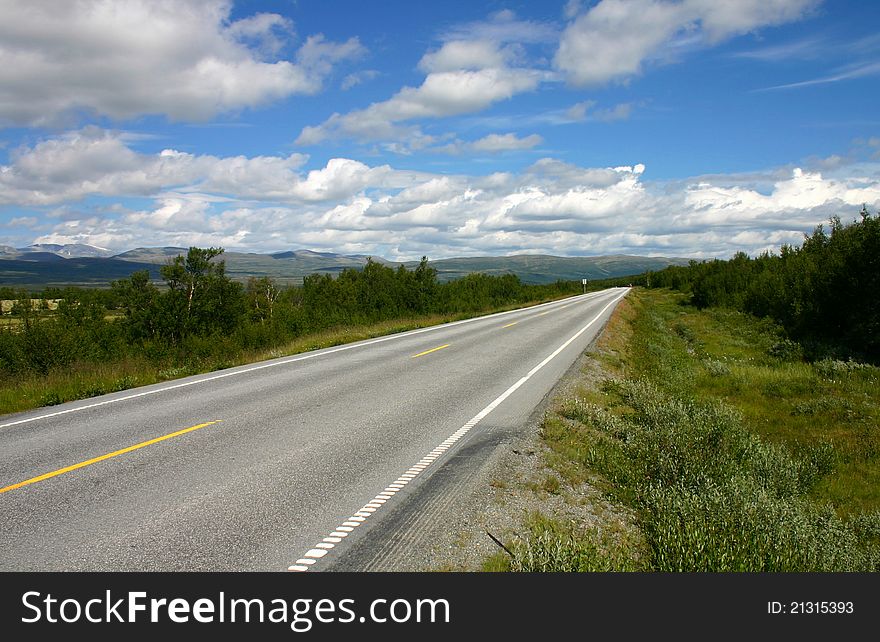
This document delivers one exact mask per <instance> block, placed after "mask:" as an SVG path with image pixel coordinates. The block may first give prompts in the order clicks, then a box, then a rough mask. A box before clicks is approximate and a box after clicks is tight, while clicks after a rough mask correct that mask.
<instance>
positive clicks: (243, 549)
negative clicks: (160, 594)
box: [0, 288, 627, 571]
mask: <svg viewBox="0 0 880 642" xmlns="http://www.w3.org/2000/svg"><path fill="white" fill-rule="evenodd" d="M626 292H627V290H626V289H624V288H621V289H610V290H604V291H602V292H598V293H592V294H588V295H584V296H577V297H572V298H570V299H565V300H563V301H559V302H554V303H549V304H544V305H540V306H535V307H531V308H525V309H522V310H516V311H512V312H506V313H501V314H496V315H491V316H487V317H480V318H478V319H470V320H467V321H459V322H456V323H450V324H445V325H442V326H436V327H433V328H426V329H422V330H416V331H412V332H407V333H401V334H397V335H391V336H388V337H382V338H379V339H372V340H369V341H362V342H358V343H354V344H348V345H345V346H338V347H336V348H329V349H326V350H318V351H315V352H310V353H305V354H301V355H297V356H294V357H287V358H282V359H275V360H272V361H265V362H261V363H259V364H253V365H250V366H242V367H239V368H233V369H230V370H224V371H219V372H215V373H211V374H207V375H199V376H196V377H189V378H187V379H181V380H177V381H174V382H167V383H164V384H158V385H155V386H148V387H144V388H137V389H134V390H128V391H124V392H121V393H116V394H112V395H105V396H103V397H95V398H92V399H88V400H83V401H79V402H73V403H69V404H64V405H60V406H54V407H51V408H44V409H40V410H36V411H31V412H27V413H20V414H16V415H7V416H3V417H0V570H3V571H10V570H28V571H42V570H154V571H159V570H161V571H176V570H205V571H221V570H243V571H245V570H285V569H288V568H290V569H291V570H296V571H304V570H310V571H325V570H334V566H336V567H337V568H336V569H335V570H340V567H342V566H344V568H345V569H346V570H353V569H354V570H357V568H358V565H357V562H356V561H357V560H359V559H368V558H369V554H368V553H369V551H366V550H365V549H368V548H371V547H372V548H375V547H378V546H381V544H382V541H383V540H384V539H387V538H388V537H391V536H392V535H393V529H394V528H395V527H396V526H395V524H396V523H399V522H400V519H401V516H400V513H401V510H402V509H403V508H404V507H405V508H406V511H419V510H420V504H419V502H417V501H407V499H409V500H413V498H416V497H418V495H419V493H420V492H422V491H424V490H425V488H427V487H429V485H430V484H432V477H435V476H436V479H437V480H439V479H440V478H441V477H442V476H443V475H446V476H447V477H448V476H449V475H452V474H453V473H455V474H458V473H457V472H456V470H457V469H456V468H454V467H453V466H451V465H449V464H450V459H451V458H452V457H454V455H455V454H456V453H458V452H462V451H464V450H466V449H468V448H472V447H473V446H474V444H476V443H478V442H480V439H481V436H483V437H485V435H486V434H487V433H488V432H489V431H492V430H496V429H498V428H499V427H503V428H506V429H510V430H515V429H516V427H517V426H521V425H522V424H523V423H524V422H525V420H526V418H527V417H528V416H529V414H530V413H531V412H532V410H533V409H534V408H535V407H536V405H537V404H538V403H539V402H540V401H541V399H542V398H543V397H544V396H545V395H546V394H547V392H548V391H549V390H550V389H551V388H552V387H553V384H554V383H555V382H556V381H557V380H558V379H559V377H561V376H562V374H564V373H565V371H566V370H567V369H568V368H569V367H570V366H571V364H572V363H573V362H574V361H575V359H576V358H577V357H578V355H579V354H580V353H581V352H582V351H583V350H584V349H585V347H586V346H587V345H588V344H589V343H590V341H591V340H592V339H593V338H594V336H595V335H596V333H597V332H598V331H599V330H600V329H601V328H602V326H603V324H604V323H605V321H607V319H608V317H609V316H610V314H611V313H612V311H613V309H614V306H615V305H616V303H617V301H619V300H620V298H622V297H623V296H624V295H625V294H626ZM459 465H460V464H459ZM438 472H440V473H441V474H440V475H437V473H438ZM390 515H396V518H395V519H389V518H387V516H390ZM344 560H347V561H346V562H345V563H344V564H343V563H342V561H344ZM353 560H354V562H353Z"/></svg>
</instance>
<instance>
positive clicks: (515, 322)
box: [501, 321, 519, 330]
mask: <svg viewBox="0 0 880 642" xmlns="http://www.w3.org/2000/svg"><path fill="white" fill-rule="evenodd" d="M517 323H519V321H514V322H513V323H508V324H507V325H503V326H501V329H502V330H503V329H504V328H509V327H510V326H512V325H516V324H517Z"/></svg>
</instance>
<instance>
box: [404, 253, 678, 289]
mask: <svg viewBox="0 0 880 642" xmlns="http://www.w3.org/2000/svg"><path fill="white" fill-rule="evenodd" d="M687 263H688V259H683V258H666V257H658V256H628V255H623V254H617V255H611V256H570V257H569V256H548V255H543V254H517V255H514V256H479V257H472V258H453V259H439V260H437V261H429V264H430V265H431V267H433V268H435V269H436V270H437V272H438V276H439V278H440V280H442V281H449V280H452V279H457V278H459V277H462V276H464V275H465V274H468V273H470V272H484V273H486V274H516V275H517V276H518V277H519V278H520V279H522V280H523V281H524V282H526V283H552V282H553V281H556V280H558V279H563V280H566V281H569V280H577V281H579V280H581V279H591V280H592V279H605V278H610V277H615V276H628V275H630V274H641V273H642V272H646V271H648V270H662V269H663V268H665V267H666V266H668V265H687ZM406 265H407V266H408V267H410V266H413V265H417V263H416V262H410V263H407V264H406Z"/></svg>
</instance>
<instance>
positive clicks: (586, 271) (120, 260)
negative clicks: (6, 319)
mask: <svg viewBox="0 0 880 642" xmlns="http://www.w3.org/2000/svg"><path fill="white" fill-rule="evenodd" d="M186 251H187V249H186V248H180V247H158V248H156V247H150V248H144V247H141V248H137V249H134V250H128V251H127V252H122V253H118V254H117V253H114V252H113V251H111V250H106V249H103V248H99V247H93V246H91V245H82V244H71V245H57V244H49V243H44V244H38V245H31V246H29V247H25V248H14V247H10V246H5V245H4V246H0V286H9V287H24V288H30V289H42V288H45V287H47V286H65V285H79V286H90V287H103V286H107V285H108V284H109V283H110V281H113V280H116V279H121V278H125V277H127V276H129V275H130V274H131V273H132V272H135V271H137V270H148V271H149V272H150V274H151V276H152V278H153V279H155V280H159V279H160V278H161V277H160V274H159V270H160V268H161V266H162V265H164V264H166V263H167V262H168V261H170V260H171V259H172V258H174V257H175V256H178V255H181V254H183V255H185V254H186ZM222 258H223V259H224V260H225V261H226V273H227V274H228V275H229V276H230V277H232V278H233V279H236V280H240V281H246V280H247V279H248V278H249V277H252V276H255V277H261V276H269V277H272V278H273V279H275V280H276V281H278V282H279V283H281V284H292V283H295V284H299V283H302V279H303V277H304V276H306V275H308V274H314V273H326V274H337V273H339V272H341V271H342V270H344V269H346V268H361V267H363V266H364V264H366V262H367V259H368V258H369V257H367V256H366V255H359V254H356V255H344V254H334V253H332V252H315V251H312V250H292V251H289V252H277V253H274V254H256V253H245V252H224V253H223V255H222ZM373 260H374V261H377V262H380V263H382V264H384V265H388V266H390V267H397V266H398V265H401V263H397V262H394V261H388V260H386V259H383V258H380V257H373ZM687 262H688V259H685V258H668V257H658V256H628V255H612V256H574V257H562V256H547V255H538V254H518V255H514V256H479V257H462V258H451V259H439V260H436V261H430V265H431V266H432V267H433V268H435V269H436V270H437V273H438V277H439V279H440V280H441V281H449V280H452V279H456V278H459V277H461V276H464V275H465V274H469V273H471V272H484V273H486V274H495V275H500V274H515V275H517V276H518V277H519V278H520V279H522V280H523V281H525V282H526V283H552V282H553V281H556V280H557V279H565V280H571V279H575V280H580V279H603V278H609V277H616V276H627V275H630V274H639V273H642V272H645V271H647V270H660V269H663V268H664V267H666V266H668V265H686V264H687ZM417 264H418V262H417V261H407V262H404V263H402V265H405V266H406V267H408V268H412V267H414V266H416V265H417Z"/></svg>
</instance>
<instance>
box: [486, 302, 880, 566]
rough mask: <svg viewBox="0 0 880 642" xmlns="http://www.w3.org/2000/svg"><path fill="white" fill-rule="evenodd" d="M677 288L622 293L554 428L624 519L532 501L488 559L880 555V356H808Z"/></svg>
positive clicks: (869, 560) (799, 559)
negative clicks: (605, 524) (557, 512)
mask: <svg viewBox="0 0 880 642" xmlns="http://www.w3.org/2000/svg"><path fill="white" fill-rule="evenodd" d="M682 300H683V297H681V296H680V295H676V294H671V293H669V292H666V291H656V290H654V291H643V290H634V291H633V292H632V293H631V294H630V296H629V297H627V299H626V300H625V301H624V302H622V303H621V305H620V306H618V308H617V310H616V312H615V314H614V316H613V318H612V320H611V322H610V323H609V325H608V326H607V328H606V330H605V332H604V334H603V336H602V338H601V340H600V342H599V344H598V347H597V350H596V351H595V353H594V355H593V356H594V357H595V358H594V360H593V361H592V362H591V363H590V364H589V365H588V367H587V369H586V370H585V371H584V373H583V375H582V376H583V381H584V383H583V385H582V386H580V388H579V389H577V391H576V392H575V393H574V394H570V395H568V396H566V397H564V398H559V399H557V400H555V402H554V405H553V407H552V409H551V410H550V411H549V412H548V413H547V415H546V417H545V419H544V422H543V425H542V434H541V438H542V440H543V442H544V444H545V445H546V446H547V447H548V451H547V455H546V463H547V465H548V467H549V468H550V469H551V470H552V471H553V472H554V473H555V474H556V475H557V476H558V477H559V479H561V480H562V481H561V483H562V484H564V485H567V486H570V487H577V486H578V485H581V484H591V485H593V486H595V487H596V488H599V489H600V490H601V491H602V492H603V493H604V496H605V497H606V498H607V499H608V500H610V501H611V502H612V503H614V504H616V505H618V506H620V507H621V509H622V510H629V511H632V513H633V514H634V515H635V520H634V524H633V526H632V528H630V529H628V530H625V531H620V530H619V529H618V530H614V529H601V528H597V527H595V526H593V527H591V528H582V527H579V526H578V525H577V524H576V523H572V522H571V521H570V520H568V521H560V520H559V519H556V518H554V516H553V515H541V514H537V515H532V516H531V517H530V518H529V519H527V520H526V522H525V523H524V524H523V526H522V529H521V531H520V535H519V536H518V537H516V538H515V540H514V541H512V542H510V543H509V544H508V548H511V550H512V552H513V554H514V557H513V558H511V557H509V556H508V555H507V554H505V553H499V554H497V555H495V556H493V557H492V558H490V559H489V560H487V562H486V564H485V566H484V568H485V569H486V570H518V571H583V570H656V571H855V570H878V568H880V484H878V483H877V481H878V475H880V429H878V425H880V387H878V386H877V383H878V380H880V368H876V367H870V366H865V365H860V364H853V363H844V362H838V361H823V362H818V363H814V364H808V363H805V362H803V360H802V359H801V355H800V352H799V350H798V346H796V345H795V344H792V343H790V342H787V341H785V340H784V339H783V338H782V336H781V334H780V332H779V330H778V328H776V327H775V326H773V325H772V324H770V323H768V322H767V321H760V320H756V319H754V318H752V317H750V316H747V315H744V314H740V313H736V312H731V311H726V310H706V311H698V310H696V309H694V308H692V307H690V306H686V305H683V304H682Z"/></svg>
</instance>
